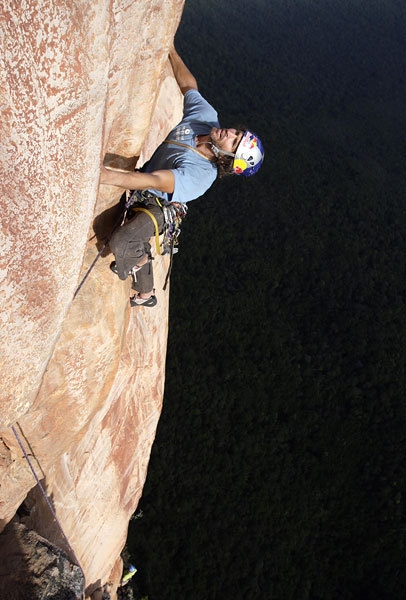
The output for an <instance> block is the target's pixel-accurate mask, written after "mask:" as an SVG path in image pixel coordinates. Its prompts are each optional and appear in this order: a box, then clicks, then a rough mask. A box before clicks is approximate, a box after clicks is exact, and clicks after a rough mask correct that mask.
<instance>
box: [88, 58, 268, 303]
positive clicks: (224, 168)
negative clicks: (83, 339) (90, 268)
mask: <svg viewBox="0 0 406 600" xmlns="http://www.w3.org/2000/svg"><path fill="white" fill-rule="evenodd" d="M169 60H170V62H171V65H172V69H173V73H174V76H175V79H176V81H177V84H178V85H179V88H180V90H181V92H182V93H183V95H184V109H183V119H182V121H181V122H180V123H179V124H178V125H177V126H176V127H175V128H174V129H173V130H172V131H171V132H170V133H169V135H168V137H167V138H166V140H165V141H164V142H163V143H162V144H161V145H160V146H159V147H158V148H157V150H156V151H155V153H154V154H153V156H152V157H151V159H150V160H149V161H148V162H147V163H146V164H145V165H144V166H143V167H142V169H141V170H139V171H133V172H122V171H114V170H110V169H109V168H106V167H105V166H103V167H102V168H101V177H100V183H103V184H107V185H114V186H118V187H120V188H123V189H125V190H134V191H135V194H136V196H137V201H138V202H141V204H137V206H140V207H142V208H141V209H139V210H138V211H137V212H135V215H134V216H133V217H132V218H131V219H130V220H127V221H126V222H125V223H124V225H122V226H121V227H119V228H118V229H117V230H115V232H114V233H113V235H112V237H111V239H110V242H109V243H110V248H111V250H112V252H113V254H114V257H115V261H114V262H113V263H111V265H110V268H111V269H112V271H113V272H114V273H116V274H117V275H118V277H119V278H120V279H123V280H124V279H126V278H127V277H128V276H129V275H132V277H133V284H132V288H133V289H134V290H135V291H136V294H135V296H133V297H132V298H131V299H130V303H131V306H155V305H156V303H157V299H156V296H155V291H154V280H153V269H152V263H151V258H152V257H151V247H150V244H149V240H150V238H151V237H152V236H153V235H154V234H155V232H156V228H157V227H158V229H159V232H161V231H162V229H163V228H164V210H163V206H164V205H165V204H167V205H168V203H170V204H171V205H172V204H173V205H174V206H176V205H177V204H178V203H187V202H189V201H190V200H194V199H196V198H198V197H200V196H202V195H203V194H204V193H205V192H206V190H207V189H208V188H209V187H210V186H211V185H212V184H213V182H214V181H215V180H216V179H217V178H221V177H223V176H225V175H228V174H233V173H234V174H237V175H244V176H251V175H254V173H256V172H257V171H258V169H259V167H260V166H261V164H262V161H263V158H264V149H263V146H262V143H261V141H260V139H259V138H258V137H257V136H256V135H255V134H254V133H253V132H251V131H249V130H242V129H233V128H221V127H220V123H219V121H218V116H217V112H216V111H215V109H214V108H213V107H212V106H211V105H210V104H209V103H208V102H207V101H206V100H205V99H204V98H203V97H202V96H201V94H200V93H199V91H198V86H197V82H196V79H195V78H194V76H193V75H192V73H191V72H190V71H189V69H188V67H187V66H186V65H185V63H184V62H183V60H182V59H181V57H180V56H179V54H178V53H177V51H176V50H175V48H174V47H172V48H171V50H170V52H169ZM183 206H184V204H183Z"/></svg>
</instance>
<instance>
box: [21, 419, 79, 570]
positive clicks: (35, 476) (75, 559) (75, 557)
mask: <svg viewBox="0 0 406 600" xmlns="http://www.w3.org/2000/svg"><path fill="white" fill-rule="evenodd" d="M19 427H20V426H19ZM11 429H12V430H13V433H14V435H15V437H16V440H17V442H18V444H19V446H20V448H21V450H22V451H23V454H24V456H25V459H26V461H27V463H28V465H29V467H30V469H31V472H32V474H33V475H34V479H35V481H36V482H37V485H38V487H39V489H40V490H41V492H42V495H43V496H44V498H45V501H46V503H47V504H48V507H49V510H50V511H51V514H52V516H53V518H54V519H55V522H56V524H57V525H58V527H59V529H60V532H61V534H62V536H63V538H64V540H65V542H66V543H67V545H68V548H69V550H70V552H71V554H72V557H73V559H74V561H75V562H76V566H77V567H79V569H80V570H81V572H82V575H83V579H84V581H86V580H85V574H84V573H83V569H82V567H81V566H80V563H79V561H78V558H77V556H76V554H75V551H74V549H73V548H72V546H71V545H70V543H69V540H68V538H67V537H66V535H65V532H64V530H63V529H62V525H61V523H60V521H59V519H58V517H57V516H56V513H55V511H54V509H53V506H52V504H51V502H50V501H49V498H48V496H47V494H46V492H45V490H44V488H43V486H42V484H41V482H40V480H39V477H38V475H37V473H36V472H35V469H34V467H33V466H32V463H31V461H30V458H29V456H28V454H27V451H26V449H25V448H24V444H23V443H22V441H21V438H20V436H19V435H18V433H17V431H16V428H15V427H14V425H12V426H11ZM20 430H21V427H20Z"/></svg>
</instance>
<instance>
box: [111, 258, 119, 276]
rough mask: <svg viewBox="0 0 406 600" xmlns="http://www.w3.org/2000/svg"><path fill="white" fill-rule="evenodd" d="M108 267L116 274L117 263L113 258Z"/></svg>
mask: <svg viewBox="0 0 406 600" xmlns="http://www.w3.org/2000/svg"><path fill="white" fill-rule="evenodd" d="M110 269H111V270H112V271H113V273H115V274H116V275H118V269H117V263H116V261H115V260H113V262H112V263H110Z"/></svg>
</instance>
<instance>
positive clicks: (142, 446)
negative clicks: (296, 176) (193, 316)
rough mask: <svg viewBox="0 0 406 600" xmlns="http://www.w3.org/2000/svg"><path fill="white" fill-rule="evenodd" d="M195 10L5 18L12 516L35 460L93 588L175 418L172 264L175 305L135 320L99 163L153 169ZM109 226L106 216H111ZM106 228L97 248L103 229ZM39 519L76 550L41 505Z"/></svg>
mask: <svg viewBox="0 0 406 600" xmlns="http://www.w3.org/2000/svg"><path fill="white" fill-rule="evenodd" d="M183 3H184V0H165V2H162V0H133V1H130V0H112V1H110V2H107V1H106V0H105V1H103V0H93V1H90V2H89V1H87V2H85V1H84V0H69V2H68V1H67V0H66V1H62V0H54V1H51V0H20V1H19V2H17V1H12V0H6V1H5V5H3V7H2V9H1V22H0V33H1V43H2V50H1V52H0V70H1V78H2V81H1V86H0V87H1V91H0V94H1V96H0V110H1V113H2V114H1V116H2V118H1V125H0V126H1V129H2V130H1V144H2V146H1V152H0V165H1V172H2V178H1V181H2V195H1V198H0V204H1V226H2V231H1V248H0V261H1V262H0V285H1V288H0V291H1V296H0V297H1V309H0V319H1V328H0V335H1V340H0V341H1V348H2V350H1V361H0V381H1V384H0V385H1V388H0V390H1V395H0V407H1V411H0V428H1V429H0V436H1V442H0V481H1V487H0V518H1V520H2V523H3V526H4V524H5V523H7V522H8V521H9V520H10V519H11V518H12V517H13V515H14V514H15V511H16V509H17V508H18V506H19V505H20V504H21V502H22V501H23V500H24V499H25V497H26V495H27V493H28V492H29V490H30V489H31V488H34V486H35V480H34V478H33V476H32V473H31V472H30V470H29V469H28V467H27V464H26V461H25V459H24V457H23V454H22V451H21V449H20V447H19V445H18V443H17V441H16V438H15V436H14V434H13V432H12V430H11V426H14V427H15V428H16V430H17V431H18V432H19V435H20V436H21V439H22V440H23V442H24V444H26V446H27V448H28V449H29V453H30V455H31V456H32V460H33V464H34V467H35V469H36V471H37V472H38V474H39V476H40V477H41V478H43V484H44V486H45V488H46V490H47V494H48V496H49V498H50V499H51V502H52V504H53V506H54V508H55V511H56V514H57V516H58V519H59V520H60V522H61V524H62V526H63V529H64V531H65V533H66V535H67V537H68V539H69V543H70V544H71V546H72V548H73V550H74V552H75V554H76V556H77V557H78V559H79V562H80V564H81V566H82V568H83V570H84V572H85V576H86V582H87V586H88V590H90V591H91V588H92V587H94V586H96V585H97V584H98V583H100V582H102V583H103V582H105V581H107V580H108V579H109V578H113V579H114V578H115V579H116V580H117V578H118V577H119V574H120V563H119V562H117V564H116V566H115V567H114V564H115V563H116V561H117V559H118V557H119V554H120V551H121V549H122V546H123V544H124V542H125V539H126V533H127V526H128V520H129V517H130V515H131V514H132V512H133V511H134V510H135V508H136V505H137V503H138V500H139V497H140V494H141V491H142V486H143V483H144V481H145V477H146V470H147V465H148V459H149V453H150V449H151V444H152V442H153V439H154V436H155V430H156V425H157V421H158V419H159V415H160V411H161V404H162V395H163V385H164V365H165V352H166V337H167V311H168V301H169V299H168V291H166V292H163V291H162V282H163V280H164V277H165V274H166V268H167V264H166V261H165V259H164V258H159V259H158V260H156V261H155V273H156V287H157V296H158V299H159V304H158V306H157V307H156V308H154V309H153V310H150V311H149V312H148V309H140V310H133V311H130V309H129V304H128V294H129V283H127V282H126V283H123V282H120V281H119V280H118V279H117V278H116V277H115V276H114V275H113V274H112V273H111V272H110V270H109V268H108V265H109V263H110V261H111V256H108V255H106V253H104V254H103V256H102V258H101V259H100V260H99V261H98V262H97V263H96V266H95V268H94V269H93V271H92V273H91V275H90V276H89V278H88V279H87V280H86V281H85V283H84V284H83V287H82V288H81V290H80V292H79V294H78V295H77V297H76V298H75V299H74V300H73V295H74V292H75V290H76V288H77V286H78V283H79V282H80V280H81V278H82V277H83V276H84V274H85V272H86V270H87V268H88V267H89V265H90V264H91V263H92V261H93V260H94V258H95V256H96V254H97V251H98V248H99V247H100V243H99V242H100V237H102V233H103V230H104V233H106V232H107V231H108V230H109V228H110V227H111V225H112V217H111V216H110V215H109V213H108V209H109V208H110V207H111V206H113V205H114V204H115V202H116V201H117V200H118V198H119V196H120V192H119V191H118V190H117V189H115V188H107V187H106V186H101V188H100V189H99V188H98V179H99V165H100V162H101V160H102V158H103V157H104V156H105V155H106V154H107V155H108V160H109V161H110V162H112V163H113V164H118V165H119V166H126V165H127V166H128V165H131V166H133V165H134V164H135V162H136V160H137V158H136V157H138V155H140V154H141V161H143V160H145V159H146V158H148V156H149V155H150V154H151V153H152V151H153V149H154V148H155V146H156V144H157V143H158V142H159V141H161V140H162V139H163V137H164V136H165V134H166V133H167V131H168V130H169V129H170V128H171V127H172V126H173V125H174V124H175V123H176V122H177V121H178V120H179V118H180V116H181V112H182V98H181V95H180V93H179V90H178V88H177V86H176V83H175V81H174V79H173V76H172V72H171V70H170V67H169V65H168V61H167V52H168V48H169V46H170V44H171V43H172V40H173V37H174V34H175V31H176V28H177V25H178V22H179V19H180V16H181V12H182V9H183ZM102 217H103V218H102ZM95 218H96V222H97V219H98V222H99V223H101V224H102V225H101V229H100V228H99V230H97V228H96V231H97V233H98V237H99V240H98V239H97V238H96V237H94V230H93V225H94V219H95ZM29 506H30V515H29V516H27V517H26V518H25V521H26V523H27V524H28V525H29V526H31V527H33V528H36V529H37V530H38V531H39V533H40V534H41V535H43V536H44V537H45V538H47V539H49V540H50V541H52V542H55V543H59V544H60V545H61V546H62V547H64V549H66V550H68V551H69V548H66V543H65V541H64V540H63V538H61V535H60V533H59V531H58V529H57V527H56V526H55V523H54V522H53V520H52V518H51V517H50V514H49V509H48V507H47V506H46V504H45V502H44V499H43V498H42V496H41V494H39V493H38V490H37V489H34V490H33V491H32V492H31V493H30V496H29Z"/></svg>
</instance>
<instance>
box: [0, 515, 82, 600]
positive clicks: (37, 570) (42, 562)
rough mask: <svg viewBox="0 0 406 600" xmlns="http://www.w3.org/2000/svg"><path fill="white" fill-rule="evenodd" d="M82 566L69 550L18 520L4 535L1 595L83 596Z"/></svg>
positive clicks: (59, 599)
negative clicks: (72, 559) (72, 558)
mask: <svg viewBox="0 0 406 600" xmlns="http://www.w3.org/2000/svg"><path fill="white" fill-rule="evenodd" d="M84 589H85V579H84V575H83V572H82V570H81V569H80V567H78V566H77V565H75V564H73V563H72V562H71V560H70V559H69V558H68V556H67V554H66V553H65V552H64V551H63V550H61V548H58V547H57V546H55V545H54V544H51V543H50V542H49V541H48V540H46V539H45V538H43V537H41V536H40V535H39V534H38V533H36V532H35V531H32V530H29V529H28V528H27V527H26V526H25V525H24V524H22V523H19V522H18V521H17V520H13V521H11V522H10V523H9V524H8V525H7V526H6V527H5V529H4V531H3V532H2V533H1V535H0V598H7V599H8V600H43V598H47V600H81V599H82V598H83V593H84Z"/></svg>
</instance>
